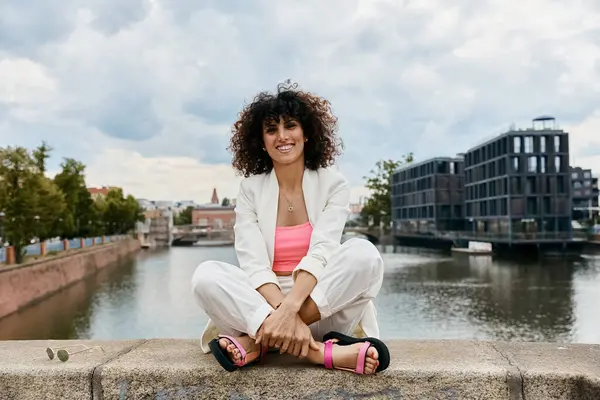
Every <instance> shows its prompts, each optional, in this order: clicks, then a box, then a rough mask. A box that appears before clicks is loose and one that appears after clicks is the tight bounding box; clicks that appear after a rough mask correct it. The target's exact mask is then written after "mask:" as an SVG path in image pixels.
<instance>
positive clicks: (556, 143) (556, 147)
mask: <svg viewBox="0 0 600 400" xmlns="http://www.w3.org/2000/svg"><path fill="white" fill-rule="evenodd" d="M554 152H555V153H558V152H560V136H554Z"/></svg>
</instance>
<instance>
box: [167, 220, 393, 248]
mask: <svg viewBox="0 0 600 400" xmlns="http://www.w3.org/2000/svg"><path fill="white" fill-rule="evenodd" d="M172 232H173V242H172V244H173V245H175V246H191V245H193V244H194V243H195V242H196V241H198V240H200V239H207V240H211V239H226V238H227V239H232V238H233V229H231V228H224V229H211V228H210V227H207V226H202V225H177V226H175V227H173V231H172ZM344 235H345V236H346V238H348V237H352V236H355V235H363V236H365V237H366V238H367V240H369V241H370V242H371V243H373V244H379V242H380V241H381V232H380V231H379V229H369V228H366V227H346V228H345V229H344Z"/></svg>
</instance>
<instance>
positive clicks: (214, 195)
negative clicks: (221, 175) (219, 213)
mask: <svg viewBox="0 0 600 400" xmlns="http://www.w3.org/2000/svg"><path fill="white" fill-rule="evenodd" d="M210 203H211V204H219V196H217V188H213V193H212V197H211V199H210Z"/></svg>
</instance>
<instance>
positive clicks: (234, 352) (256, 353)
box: [219, 335, 261, 364]
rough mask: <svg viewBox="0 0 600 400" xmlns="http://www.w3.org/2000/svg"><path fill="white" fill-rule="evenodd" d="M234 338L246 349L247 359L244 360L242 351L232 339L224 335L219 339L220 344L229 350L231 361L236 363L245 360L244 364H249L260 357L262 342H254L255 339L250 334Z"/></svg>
mask: <svg viewBox="0 0 600 400" xmlns="http://www.w3.org/2000/svg"><path fill="white" fill-rule="evenodd" d="M234 339H235V340H236V341H237V342H238V343H239V344H240V345H242V346H243V347H244V350H245V351H246V359H245V360H242V358H243V357H242V353H241V352H240V350H239V349H238V348H237V346H236V345H235V344H234V343H233V342H232V341H231V340H229V339H227V338H223V337H222V338H220V339H219V346H220V347H221V348H222V349H223V350H225V351H226V352H227V355H228V356H229V359H230V360H231V362H233V363H234V364H236V363H240V362H241V361H244V364H248V363H251V362H252V361H254V360H256V359H257V358H258V357H260V349H261V347H260V344H256V343H254V340H252V339H251V338H250V336H248V335H244V336H239V337H236V338H234Z"/></svg>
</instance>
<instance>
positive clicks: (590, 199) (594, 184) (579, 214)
mask: <svg viewBox="0 0 600 400" xmlns="http://www.w3.org/2000/svg"><path fill="white" fill-rule="evenodd" d="M570 173H571V189H572V191H573V192H572V196H573V205H572V218H573V219H574V220H585V219H593V218H595V217H597V216H598V178H597V177H595V176H593V175H592V170H590V169H582V168H580V167H571V168H570Z"/></svg>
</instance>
